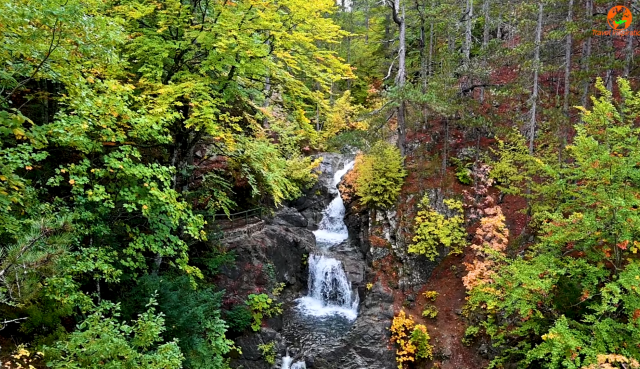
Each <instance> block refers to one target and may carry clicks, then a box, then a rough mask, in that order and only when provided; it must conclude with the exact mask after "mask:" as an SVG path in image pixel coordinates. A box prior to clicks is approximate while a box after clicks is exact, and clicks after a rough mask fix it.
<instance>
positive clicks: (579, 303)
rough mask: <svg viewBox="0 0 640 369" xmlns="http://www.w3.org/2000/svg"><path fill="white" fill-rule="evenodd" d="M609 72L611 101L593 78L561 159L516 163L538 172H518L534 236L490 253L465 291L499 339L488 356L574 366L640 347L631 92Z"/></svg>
mask: <svg viewBox="0 0 640 369" xmlns="http://www.w3.org/2000/svg"><path fill="white" fill-rule="evenodd" d="M618 82H619V88H620V93H621V101H620V102H619V103H615V101H614V99H613V97H612V94H611V93H610V92H609V91H608V90H606V88H605V87H604V86H603V84H602V82H601V81H599V82H598V89H599V91H600V97H598V98H594V99H593V108H592V109H590V110H587V109H584V108H582V109H581V110H582V123H581V124H578V125H576V126H575V130H576V132H577V134H576V137H575V139H574V141H573V143H572V144H571V145H569V146H567V148H566V155H567V157H568V158H569V160H567V161H564V162H562V163H560V164H559V163H558V161H557V159H556V160H554V159H553V158H546V157H544V156H542V155H537V156H532V157H530V158H528V163H520V164H521V165H522V167H523V168H524V167H529V168H531V171H530V172H529V174H527V173H525V177H526V176H527V175H531V173H535V175H536V176H539V180H538V181H531V180H527V179H526V178H525V179H523V181H525V182H528V183H532V185H531V187H530V194H529V197H530V199H531V200H530V201H532V202H533V203H534V205H533V206H532V208H533V209H534V211H535V213H534V215H533V218H534V219H537V223H536V224H540V229H539V231H538V240H537V241H536V243H535V244H534V245H533V246H531V247H530V248H529V249H528V251H527V253H526V255H525V257H523V258H515V259H510V258H505V257H504V254H503V255H502V257H500V254H497V253H494V254H493V256H494V258H495V260H496V262H495V263H493V264H492V265H491V268H492V269H493V272H492V273H491V277H490V278H485V279H483V280H481V281H479V282H477V285H476V286H475V287H474V288H473V289H472V290H471V293H470V298H469V304H470V306H471V307H473V308H475V309H476V311H477V312H478V313H480V314H483V315H484V316H485V320H484V322H483V323H482V326H483V327H484V330H485V332H486V333H487V334H488V335H489V336H490V337H491V338H492V340H493V342H494V344H495V345H497V346H499V347H501V349H500V355H499V356H498V357H497V358H496V359H494V361H493V363H494V365H498V364H499V363H504V362H513V361H517V362H520V363H521V365H526V366H536V367H547V368H557V367H567V368H581V367H588V366H593V365H599V364H600V363H602V361H601V355H621V356H622V357H628V358H637V357H640V351H639V350H640V349H639V347H640V336H639V335H638V334H639V332H640V326H639V324H640V295H639V291H640V264H639V263H638V260H637V257H636V255H637V251H638V249H639V246H640V245H639V244H638V241H637V238H638V237H639V236H640V235H639V234H638V233H637V231H638V229H640V228H639V227H638V225H639V224H640V223H638V222H640V218H639V216H638V211H637V209H638V207H639V206H640V203H639V201H640V196H639V193H640V177H638V174H639V173H640V171H638V163H640V156H639V155H640V141H638V134H639V133H640V131H639V130H638V128H637V127H636V126H635V124H634V123H635V122H636V121H637V119H638V118H639V117H640V109H639V107H640V94H638V93H634V92H633V91H632V90H631V89H630V87H629V84H628V82H627V81H625V80H622V79H620V80H619V81H618ZM509 157H510V156H509V155H508V154H507V155H506V158H509ZM509 160H510V159H509ZM497 216H498V217H499V216H500V215H497ZM498 221H499V219H498Z"/></svg>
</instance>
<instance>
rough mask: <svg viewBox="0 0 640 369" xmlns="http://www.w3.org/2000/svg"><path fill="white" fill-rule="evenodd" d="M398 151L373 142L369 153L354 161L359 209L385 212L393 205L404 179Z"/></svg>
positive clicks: (391, 146)
mask: <svg viewBox="0 0 640 369" xmlns="http://www.w3.org/2000/svg"><path fill="white" fill-rule="evenodd" d="M403 161H404V160H403V158H402V156H401V155H400V150H398V149H397V148H396V147H395V146H393V145H391V144H388V143H386V142H383V141H380V142H377V143H376V144H375V145H374V146H373V147H372V148H371V151H370V152H369V153H368V154H366V155H364V156H363V157H361V158H360V159H359V160H356V165H355V167H354V171H356V173H357V174H356V183H355V188H356V194H357V195H358V196H359V197H360V201H361V203H362V204H363V205H365V206H368V207H371V208H388V207H390V206H392V205H393V204H395V202H396V199H397V198H398V195H399V194H400V190H401V189H402V184H403V183H404V177H405V176H406V175H407V172H406V171H405V170H404V167H403Z"/></svg>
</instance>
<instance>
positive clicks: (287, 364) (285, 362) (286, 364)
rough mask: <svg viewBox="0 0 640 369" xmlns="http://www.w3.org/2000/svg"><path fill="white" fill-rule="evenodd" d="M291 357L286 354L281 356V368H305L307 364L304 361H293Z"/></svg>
mask: <svg viewBox="0 0 640 369" xmlns="http://www.w3.org/2000/svg"><path fill="white" fill-rule="evenodd" d="M292 362H293V358H292V357H291V356H289V355H288V354H287V356H285V357H283V358H282V366H281V367H280V368H281V369H307V364H305V362H304V361H296V362H295V363H293V364H292Z"/></svg>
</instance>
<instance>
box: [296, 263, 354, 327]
mask: <svg viewBox="0 0 640 369" xmlns="http://www.w3.org/2000/svg"><path fill="white" fill-rule="evenodd" d="M358 302H359V301H358V294H357V293H355V292H353V291H352V290H351V283H349V280H348V279H347V275H346V274H345V272H344V270H343V269H342V263H341V262H340V261H339V260H336V259H334V258H329V257H326V256H323V255H311V256H309V294H308V295H307V296H305V297H302V298H300V299H298V303H299V304H298V308H299V309H300V310H301V311H302V312H303V313H305V314H306V315H312V316H317V317H323V316H330V315H334V314H340V315H342V316H344V317H345V318H347V319H349V320H355V319H356V318H357V317H358Z"/></svg>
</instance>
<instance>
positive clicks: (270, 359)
mask: <svg viewBox="0 0 640 369" xmlns="http://www.w3.org/2000/svg"><path fill="white" fill-rule="evenodd" d="M258 349H259V350H260V352H261V353H262V357H263V358H264V361H266V362H267V364H269V365H273V364H275V363H276V345H275V342H273V341H271V342H269V343H264V344H260V345H258Z"/></svg>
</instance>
